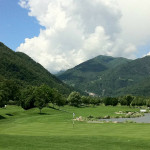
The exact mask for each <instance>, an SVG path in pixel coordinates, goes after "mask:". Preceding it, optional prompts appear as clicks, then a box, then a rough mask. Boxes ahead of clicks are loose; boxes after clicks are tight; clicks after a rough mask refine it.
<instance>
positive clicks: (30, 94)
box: [0, 79, 66, 112]
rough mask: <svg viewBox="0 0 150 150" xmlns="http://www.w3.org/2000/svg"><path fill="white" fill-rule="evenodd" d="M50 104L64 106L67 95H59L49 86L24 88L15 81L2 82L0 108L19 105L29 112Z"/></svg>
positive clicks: (0, 85) (0, 86) (0, 83)
mask: <svg viewBox="0 0 150 150" xmlns="http://www.w3.org/2000/svg"><path fill="white" fill-rule="evenodd" d="M49 103H52V104H53V106H54V105H58V106H63V105H65V104H66V95H63V94H61V93H59V91H58V90H57V89H55V88H50V87H49V86H48V85H45V84H43V85H41V86H30V85H28V86H25V87H24V86H22V85H20V82H19V83H17V81H15V80H6V79H5V80H3V81H1V82H0V107H4V106H5V105H7V104H9V105H19V106H21V107H22V108H23V109H25V110H28V109H31V108H34V107H37V108H39V109H40V112H41V109H42V108H43V107H46V106H48V104H49Z"/></svg>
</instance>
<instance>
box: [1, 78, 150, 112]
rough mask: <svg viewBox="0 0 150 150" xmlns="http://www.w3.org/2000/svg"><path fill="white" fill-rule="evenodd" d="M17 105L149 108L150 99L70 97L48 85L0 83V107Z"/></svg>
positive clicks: (7, 81)
mask: <svg viewBox="0 0 150 150" xmlns="http://www.w3.org/2000/svg"><path fill="white" fill-rule="evenodd" d="M7 104H9V105H19V106H21V107H22V108H23V109H25V110H28V109H31V108H34V107H37V108H39V110H40V112H41V110H42V108H43V107H46V106H49V104H52V105H53V107H54V106H55V105H57V106H64V105H71V106H75V107H83V106H84V107H86V106H90V105H92V106H96V105H101V104H104V105H105V106H108V105H111V106H117V105H122V106H125V105H126V106H147V107H150V98H142V97H135V96H131V95H126V96H122V97H104V98H101V97H90V96H82V95H80V93H79V92H75V91H74V92H71V93H70V95H69V96H68V95H63V94H61V93H60V92H59V91H58V90H57V89H55V88H50V87H49V86H48V85H45V84H43V85H40V86H25V87H24V86H23V85H20V82H17V81H15V80H6V79H5V80H4V79H3V81H0V107H4V106H5V105H7Z"/></svg>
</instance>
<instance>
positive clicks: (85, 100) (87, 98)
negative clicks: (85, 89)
mask: <svg viewBox="0 0 150 150" xmlns="http://www.w3.org/2000/svg"><path fill="white" fill-rule="evenodd" d="M81 99H82V103H83V104H85V105H88V104H90V97H89V96H82V97H81Z"/></svg>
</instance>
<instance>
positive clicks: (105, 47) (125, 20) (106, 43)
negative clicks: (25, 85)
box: [0, 0, 150, 73]
mask: <svg viewBox="0 0 150 150" xmlns="http://www.w3.org/2000/svg"><path fill="white" fill-rule="evenodd" d="M149 6H150V1H149V0H142V1H138V0H92V1H91V0H0V41H1V42H3V43H4V44H5V45H7V46H8V47H9V48H11V49H13V50H14V51H19V52H24V53H26V54H27V55H29V56H30V57H32V58H33V59H34V60H35V61H37V62H39V63H40V64H41V65H43V66H44V67H45V68H46V69H48V70H49V71H50V72H51V73H56V72H58V71H60V70H66V69H69V68H72V67H74V66H76V65H78V64H79V63H82V62H84V61H86V60H88V59H91V58H94V57H96V56H98V55H108V56H113V57H125V58H129V59H136V58H139V57H143V56H145V55H147V54H149V55H150V9H149Z"/></svg>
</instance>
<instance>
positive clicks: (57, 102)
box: [55, 93, 66, 107]
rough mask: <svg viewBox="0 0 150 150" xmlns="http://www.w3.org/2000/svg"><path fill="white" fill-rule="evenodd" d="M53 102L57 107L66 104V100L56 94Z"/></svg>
mask: <svg viewBox="0 0 150 150" xmlns="http://www.w3.org/2000/svg"><path fill="white" fill-rule="evenodd" d="M55 102H56V105H58V106H59V107H60V106H64V105H65V104H66V99H65V97H64V96H63V95H62V94H60V93H58V94H57V97H56V101H55Z"/></svg>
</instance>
